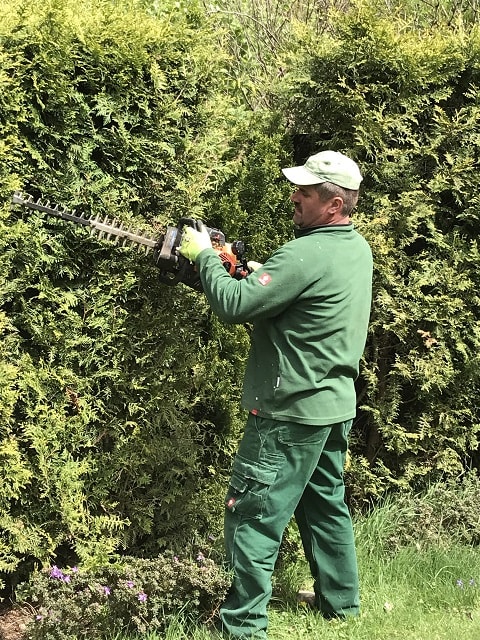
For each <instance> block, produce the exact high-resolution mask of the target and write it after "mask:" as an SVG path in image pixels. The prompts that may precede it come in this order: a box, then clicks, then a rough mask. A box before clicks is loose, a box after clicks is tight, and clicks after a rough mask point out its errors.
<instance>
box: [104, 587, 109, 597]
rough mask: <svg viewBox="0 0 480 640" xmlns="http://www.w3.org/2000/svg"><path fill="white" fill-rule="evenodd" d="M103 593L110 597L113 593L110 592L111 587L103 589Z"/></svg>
mask: <svg viewBox="0 0 480 640" xmlns="http://www.w3.org/2000/svg"><path fill="white" fill-rule="evenodd" d="M103 593H104V594H105V595H106V596H109V595H110V593H111V591H110V587H103Z"/></svg>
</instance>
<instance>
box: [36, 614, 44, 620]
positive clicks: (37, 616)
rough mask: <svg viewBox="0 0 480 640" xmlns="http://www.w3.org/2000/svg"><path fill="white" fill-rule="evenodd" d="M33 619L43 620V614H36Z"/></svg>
mask: <svg viewBox="0 0 480 640" xmlns="http://www.w3.org/2000/svg"><path fill="white" fill-rule="evenodd" d="M35 620H43V616H41V615H40V614H38V615H36V616H35Z"/></svg>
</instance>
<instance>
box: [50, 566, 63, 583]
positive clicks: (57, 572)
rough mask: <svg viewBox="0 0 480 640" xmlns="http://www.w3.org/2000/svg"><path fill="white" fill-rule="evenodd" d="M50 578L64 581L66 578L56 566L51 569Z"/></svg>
mask: <svg viewBox="0 0 480 640" xmlns="http://www.w3.org/2000/svg"><path fill="white" fill-rule="evenodd" d="M50 577H51V578H57V579H58V580H63V579H64V577H65V576H64V575H63V572H62V571H61V570H60V569H59V568H58V567H57V565H56V564H55V565H53V567H52V568H51V569H50Z"/></svg>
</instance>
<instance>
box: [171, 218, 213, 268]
mask: <svg viewBox="0 0 480 640" xmlns="http://www.w3.org/2000/svg"><path fill="white" fill-rule="evenodd" d="M200 229H201V230H200V231H197V230H196V229H194V228H193V227H188V226H187V227H185V228H184V229H183V234H182V242H181V244H180V246H179V247H178V250H179V252H180V253H181V254H182V256H185V258H187V260H191V262H195V260H196V259H197V256H198V254H199V253H200V252H201V251H203V250H204V249H211V248H212V243H211V241H210V235H209V233H208V231H207V230H206V229H205V227H204V226H203V224H202V225H201V227H200Z"/></svg>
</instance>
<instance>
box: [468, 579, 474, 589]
mask: <svg viewBox="0 0 480 640" xmlns="http://www.w3.org/2000/svg"><path fill="white" fill-rule="evenodd" d="M468 584H469V585H470V586H471V587H474V586H475V580H474V579H473V578H471V579H470V580H469V582H468Z"/></svg>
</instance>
